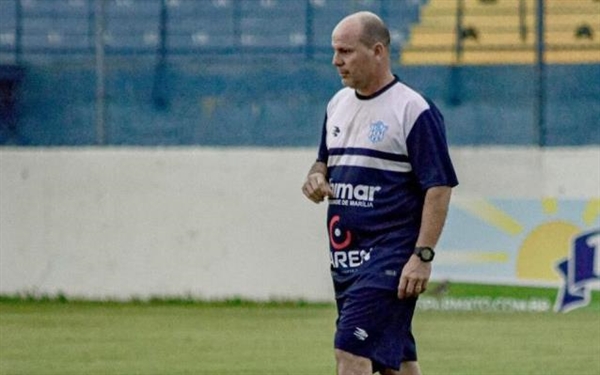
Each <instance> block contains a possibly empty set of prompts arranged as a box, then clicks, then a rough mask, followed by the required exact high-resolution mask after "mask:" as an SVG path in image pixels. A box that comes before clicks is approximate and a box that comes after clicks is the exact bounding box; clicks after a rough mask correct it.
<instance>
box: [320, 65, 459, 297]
mask: <svg viewBox="0 0 600 375" xmlns="http://www.w3.org/2000/svg"><path fill="white" fill-rule="evenodd" d="M317 160H318V161H321V162H323V163H326V164H327V169H328V178H329V183H330V184H331V187H332V189H333V191H334V194H335V197H334V198H330V199H329V208H328V215H327V221H328V229H329V239H330V255H331V270H332V275H333V278H334V281H335V284H336V291H338V292H340V291H341V290H345V288H346V287H345V285H354V284H356V283H357V282H358V283H359V284H363V285H368V286H375V287H383V288H393V289H395V288H396V287H397V282H398V278H399V276H400V275H399V273H400V270H401V267H402V265H403V264H404V263H405V262H406V261H407V260H408V258H409V257H410V255H411V254H412V252H413V249H414V246H415V243H416V241H417V236H418V233H419V228H420V223H421V213H422V208H423V201H424V197H425V192H426V191H427V189H429V188H431V187H434V186H456V185H457V184H458V181H457V178H456V174H455V172H454V168H453V166H452V162H451V160H450V155H449V153H448V145H447V142H446V135H445V129H444V120H443V117H442V115H441V114H440V112H439V111H438V109H437V108H436V107H435V106H434V105H433V103H431V102H429V101H427V100H426V99H425V98H423V97H422V96H421V95H420V94H418V93H417V92H415V91H414V90H412V89H411V88H410V87H408V86H407V85H405V84H404V83H402V82H400V81H399V80H398V78H397V77H395V80H394V81H393V82H392V83H390V84H389V85H387V86H386V87H384V88H383V89H381V90H380V91H379V92H377V93H375V94H373V95H371V96H368V97H365V96H361V95H359V94H358V93H357V92H356V91H355V90H353V89H350V88H344V89H341V90H340V91H339V92H338V93H337V94H336V95H335V96H334V97H333V98H332V99H331V100H330V102H329V104H328V106H327V115H326V118H325V121H324V125H323V133H322V138H321V145H320V147H319V154H318V158H317ZM338 288H339V290H338Z"/></svg>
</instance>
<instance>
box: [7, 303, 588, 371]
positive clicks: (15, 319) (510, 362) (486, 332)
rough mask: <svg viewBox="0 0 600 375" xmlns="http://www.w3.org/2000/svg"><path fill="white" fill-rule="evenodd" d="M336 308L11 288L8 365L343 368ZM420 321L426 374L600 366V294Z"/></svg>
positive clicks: (432, 315)
mask: <svg viewBox="0 0 600 375" xmlns="http://www.w3.org/2000/svg"><path fill="white" fill-rule="evenodd" d="M594 297H595V298H596V297H598V296H597V293H595V295H594ZM596 301H597V298H596ZM334 319H335V311H334V307H333V305H329V304H323V305H314V304H293V303H272V304H256V303H243V302H239V301H238V302H229V303H192V302H189V301H188V302H186V301H183V302H181V301H180V302H177V303H174V302H168V301H159V302H152V303H96V302H65V301H61V300H52V301H28V300H15V299H10V298H3V299H0V374H2V375H9V374H10V375H13V374H14V375H16V374H23V375H37V374H40V375H42V374H43V375H51V374H57V375H58V374H60V375H69V374H72V375H83V374H94V375H95V374H98V375H104V374H107V375H108V374H122V375H134V374H144V375H146V374H148V375H149V374H156V375H168V374H247V375H249V374H278V375H279V374H290V375H291V374H294V375H321V374H333V373H334V362H333V357H332V335H333V331H334ZM414 328H415V332H416V336H417V340H418V345H419V350H420V354H421V358H420V362H421V366H422V368H423V370H424V373H425V375H452V374H457V375H459V374H460V375H470V374H472V375H494V374H498V375H506V374H512V375H526V374H539V375H563V374H570V375H584V374H590V375H597V374H600V310H599V309H598V304H597V303H596V304H595V305H592V306H590V307H587V308H584V309H580V310H576V311H573V312H570V313H568V314H556V313H553V312H545V313H507V312H456V311H455V312H447V311H446V312H440V311H419V312H418V313H417V316H416V318H415V322H414Z"/></svg>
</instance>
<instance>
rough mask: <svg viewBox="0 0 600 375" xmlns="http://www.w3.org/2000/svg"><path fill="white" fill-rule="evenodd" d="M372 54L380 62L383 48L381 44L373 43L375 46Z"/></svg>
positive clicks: (382, 56)
mask: <svg viewBox="0 0 600 375" xmlns="http://www.w3.org/2000/svg"><path fill="white" fill-rule="evenodd" d="M373 54H374V55H375V57H376V58H377V59H379V60H381V59H382V58H384V55H385V47H384V46H383V44H381V43H375V46H374V47H373Z"/></svg>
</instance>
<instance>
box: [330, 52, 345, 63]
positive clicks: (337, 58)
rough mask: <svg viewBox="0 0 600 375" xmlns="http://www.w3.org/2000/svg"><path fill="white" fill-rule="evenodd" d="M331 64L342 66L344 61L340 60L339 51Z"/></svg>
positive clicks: (334, 55)
mask: <svg viewBox="0 0 600 375" xmlns="http://www.w3.org/2000/svg"><path fill="white" fill-rule="evenodd" d="M331 64H332V65H335V66H341V65H342V64H343V62H342V61H341V60H340V58H339V56H338V54H337V53H334V54H333V57H332V59H331Z"/></svg>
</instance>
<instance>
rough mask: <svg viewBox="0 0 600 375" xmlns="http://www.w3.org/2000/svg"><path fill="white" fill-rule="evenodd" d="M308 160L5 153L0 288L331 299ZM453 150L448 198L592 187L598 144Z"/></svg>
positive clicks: (0, 164) (281, 154) (194, 152)
mask: <svg viewBox="0 0 600 375" xmlns="http://www.w3.org/2000/svg"><path fill="white" fill-rule="evenodd" d="M315 154H316V150H314V149H288V148H286V149H239V148H232V149H227V148H167V149H153V148H115V149H111V148H82V149H78V148H51V149H43V148H32V149H27V148H2V149H0V294H15V293H36V294H56V293H64V294H66V295H69V296H78V297H87V298H105V297H108V298H130V297H139V298H146V297H151V296H187V295H190V296H192V297H199V298H227V297H232V296H241V297H244V298H253V299H269V298H293V299H296V298H304V299H308V300H331V297H332V291H331V281H330V277H329V271H328V267H329V261H328V254H327V251H328V250H327V239H326V228H325V209H326V206H325V205H324V204H321V205H315V204H313V203H311V202H309V201H307V200H306V199H305V198H304V197H303V196H302V194H301V191H300V186H301V184H302V182H303V180H304V176H305V173H306V171H307V169H308V167H309V166H310V164H311V163H312V162H313V160H314V158H315ZM452 154H453V158H454V161H455V165H456V168H457V171H458V174H459V179H460V181H461V185H460V186H459V187H458V188H457V189H456V194H455V198H456V199H469V197H517V198H518V197H529V198H541V197H545V196H553V197H556V198H569V197H571V198H594V197H598V196H599V195H600V193H599V187H600V152H599V150H598V148H583V149H582V148H579V149H548V150H541V151H540V150H538V149H522V148H515V149H501V148H485V149H483V148H482V149H455V150H452Z"/></svg>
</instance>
